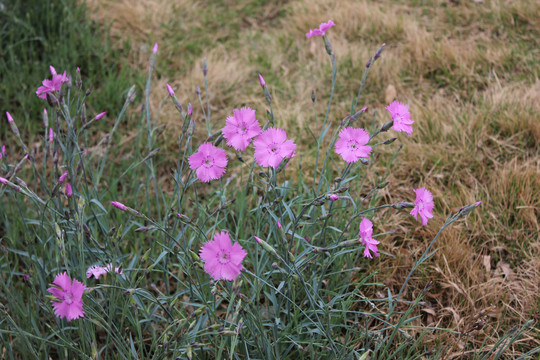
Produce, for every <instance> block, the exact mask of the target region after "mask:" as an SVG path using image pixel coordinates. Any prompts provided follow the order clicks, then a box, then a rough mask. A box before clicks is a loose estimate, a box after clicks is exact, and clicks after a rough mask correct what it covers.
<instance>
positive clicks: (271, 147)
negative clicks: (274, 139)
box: [270, 144, 277, 153]
mask: <svg viewBox="0 0 540 360" xmlns="http://www.w3.org/2000/svg"><path fill="white" fill-rule="evenodd" d="M270 151H271V152H273V153H275V152H276V151H277V145H275V144H274V145H271V146H270Z"/></svg>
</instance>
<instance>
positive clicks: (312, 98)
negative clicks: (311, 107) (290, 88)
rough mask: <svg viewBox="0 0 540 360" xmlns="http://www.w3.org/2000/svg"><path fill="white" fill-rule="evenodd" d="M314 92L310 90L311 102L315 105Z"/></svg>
mask: <svg viewBox="0 0 540 360" xmlns="http://www.w3.org/2000/svg"><path fill="white" fill-rule="evenodd" d="M315 100H316V98H315V90H311V101H312V102H313V103H314V104H315Z"/></svg>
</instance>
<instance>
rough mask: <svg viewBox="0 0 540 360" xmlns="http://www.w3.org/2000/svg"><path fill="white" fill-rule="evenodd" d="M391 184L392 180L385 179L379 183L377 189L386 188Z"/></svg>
mask: <svg viewBox="0 0 540 360" xmlns="http://www.w3.org/2000/svg"><path fill="white" fill-rule="evenodd" d="M388 184H390V182H388V181H384V182H382V183H380V184H379V185H377V189H384V188H385V187H386V185H388Z"/></svg>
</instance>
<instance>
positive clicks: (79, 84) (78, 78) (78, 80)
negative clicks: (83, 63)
mask: <svg viewBox="0 0 540 360" xmlns="http://www.w3.org/2000/svg"><path fill="white" fill-rule="evenodd" d="M75 85H76V86H77V87H78V88H79V90H80V89H82V79H81V69H79V67H78V66H77V72H76V77H75Z"/></svg>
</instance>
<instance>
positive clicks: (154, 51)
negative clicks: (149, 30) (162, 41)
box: [152, 43, 158, 54]
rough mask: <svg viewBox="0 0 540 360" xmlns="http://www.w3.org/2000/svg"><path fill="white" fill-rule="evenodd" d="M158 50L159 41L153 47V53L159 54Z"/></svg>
mask: <svg viewBox="0 0 540 360" xmlns="http://www.w3.org/2000/svg"><path fill="white" fill-rule="evenodd" d="M157 51H158V43H155V44H154V48H153V49H152V53H153V54H157Z"/></svg>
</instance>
